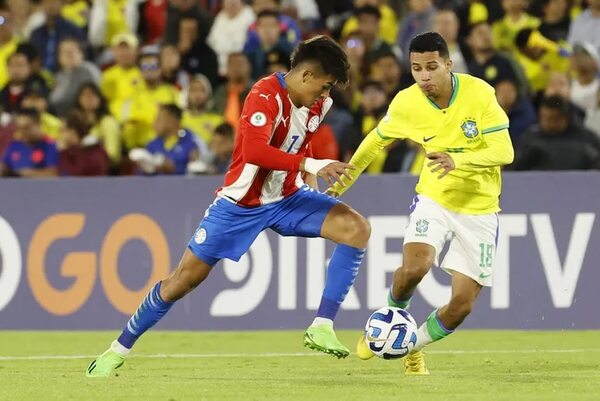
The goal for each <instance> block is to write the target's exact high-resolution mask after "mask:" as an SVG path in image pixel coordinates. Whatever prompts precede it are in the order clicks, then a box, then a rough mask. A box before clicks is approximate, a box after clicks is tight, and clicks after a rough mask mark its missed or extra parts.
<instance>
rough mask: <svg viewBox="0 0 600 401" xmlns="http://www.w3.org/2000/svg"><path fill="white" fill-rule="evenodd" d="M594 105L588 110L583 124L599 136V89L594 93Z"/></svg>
mask: <svg viewBox="0 0 600 401" xmlns="http://www.w3.org/2000/svg"><path fill="white" fill-rule="evenodd" d="M595 106H596V107H594V108H593V109H591V110H589V111H588V112H587V114H586V116H585V126H586V128H587V129H589V130H591V131H593V132H595V133H596V136H597V137H598V138H600V90H599V91H598V92H597V93H596V105H595Z"/></svg>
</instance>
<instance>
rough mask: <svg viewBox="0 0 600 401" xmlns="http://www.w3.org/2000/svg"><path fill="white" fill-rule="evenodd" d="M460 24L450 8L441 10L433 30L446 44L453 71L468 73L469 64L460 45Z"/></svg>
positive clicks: (436, 16)
mask: <svg viewBox="0 0 600 401" xmlns="http://www.w3.org/2000/svg"><path fill="white" fill-rule="evenodd" d="M459 28H460V23H459V21H458V17H457V16H456V13H455V12H454V11H453V10H452V9H450V8H443V9H439V10H438V11H437V13H436V15H435V18H434V19H433V30H434V31H435V32H438V33H439V34H440V35H442V37H443V38H444V40H445V41H446V43H448V51H449V52H450V60H452V71H454V72H460V73H466V72H468V69H467V62H466V61H465V57H464V56H463V53H462V50H461V49H460V46H459V43H458V30H459Z"/></svg>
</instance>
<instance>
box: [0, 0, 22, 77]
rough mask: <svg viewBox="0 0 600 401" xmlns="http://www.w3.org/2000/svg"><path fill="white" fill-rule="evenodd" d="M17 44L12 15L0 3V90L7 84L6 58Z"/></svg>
mask: <svg viewBox="0 0 600 401" xmlns="http://www.w3.org/2000/svg"><path fill="white" fill-rule="evenodd" d="M18 43H19V40H18V39H17V37H16V35H15V34H14V23H13V17H12V14H11V12H10V10H9V9H8V7H7V6H6V4H4V3H0V88H4V85H6V83H7V82H8V71H7V68H6V63H7V61H8V57H9V56H10V55H11V54H13V53H14V52H15V51H16V50H17V45H18Z"/></svg>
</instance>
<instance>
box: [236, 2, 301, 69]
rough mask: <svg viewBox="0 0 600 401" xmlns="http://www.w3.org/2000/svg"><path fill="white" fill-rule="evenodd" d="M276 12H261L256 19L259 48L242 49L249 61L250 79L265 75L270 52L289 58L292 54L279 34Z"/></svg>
mask: <svg viewBox="0 0 600 401" xmlns="http://www.w3.org/2000/svg"><path fill="white" fill-rule="evenodd" d="M277 17H278V13H277V12H276V11H271V10H266V11H261V12H260V14H258V16H257V17H256V32H257V34H258V37H259V46H257V47H254V48H253V49H252V50H248V49H247V48H246V49H244V53H245V54H246V56H247V57H248V60H249V61H250V65H251V68H252V78H253V79H255V80H256V79H258V78H261V77H263V76H264V75H265V73H266V66H267V55H268V54H269V53H271V52H281V53H284V54H287V55H288V58H289V56H290V55H291V54H292V50H293V48H292V45H290V43H289V42H288V41H286V40H285V38H283V37H281V36H280V34H279V24H278V22H277Z"/></svg>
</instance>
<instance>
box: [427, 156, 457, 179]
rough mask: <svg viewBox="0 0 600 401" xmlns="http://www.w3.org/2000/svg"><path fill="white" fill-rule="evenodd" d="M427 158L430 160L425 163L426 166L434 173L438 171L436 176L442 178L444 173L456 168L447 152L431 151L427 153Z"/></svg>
mask: <svg viewBox="0 0 600 401" xmlns="http://www.w3.org/2000/svg"><path fill="white" fill-rule="evenodd" d="M427 158H428V159H429V160H431V162H429V163H428V164H427V167H431V172H432V173H436V172H438V171H440V175H439V176H438V178H443V177H444V176H445V175H446V174H448V173H449V172H450V171H452V170H454V169H455V168H456V166H455V165H454V160H452V157H451V156H450V155H449V154H448V153H444V152H433V153H429V154H428V155H427Z"/></svg>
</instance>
